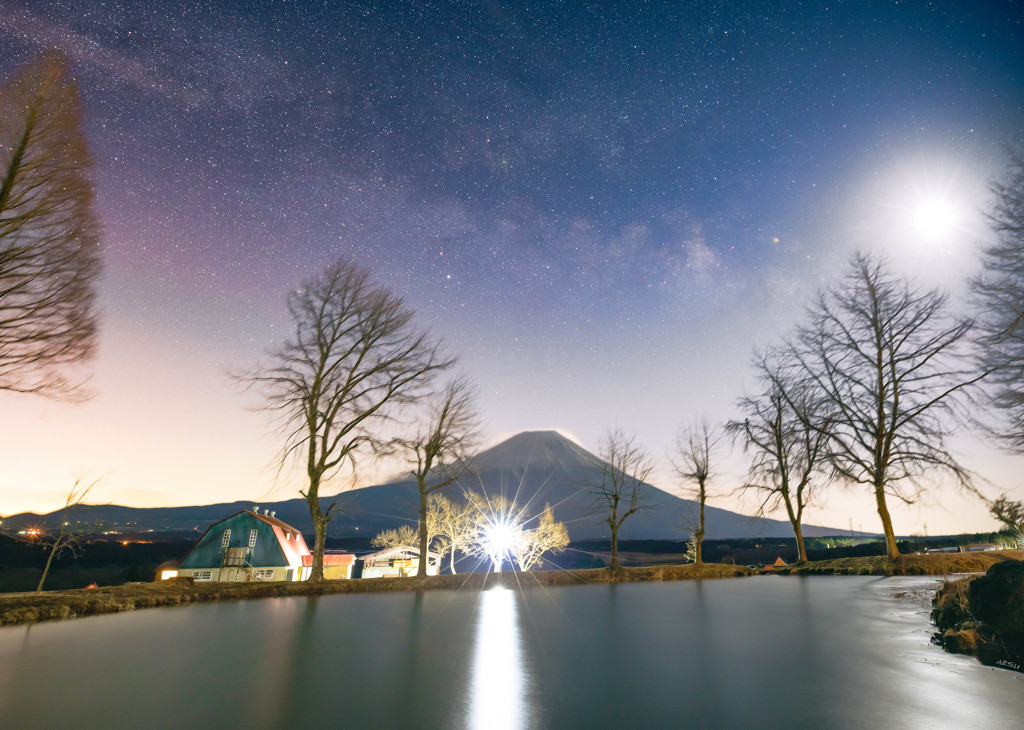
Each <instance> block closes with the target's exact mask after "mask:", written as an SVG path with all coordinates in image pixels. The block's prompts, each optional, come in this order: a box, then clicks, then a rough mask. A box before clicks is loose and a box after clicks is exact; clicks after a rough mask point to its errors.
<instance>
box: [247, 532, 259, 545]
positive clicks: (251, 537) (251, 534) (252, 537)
mask: <svg viewBox="0 0 1024 730" xmlns="http://www.w3.org/2000/svg"><path fill="white" fill-rule="evenodd" d="M258 534H259V533H258V532H257V531H256V530H249V549H250V550H252V549H253V548H254V547H256V535H258Z"/></svg>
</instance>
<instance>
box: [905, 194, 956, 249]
mask: <svg viewBox="0 0 1024 730" xmlns="http://www.w3.org/2000/svg"><path fill="white" fill-rule="evenodd" d="M913 226H914V230H916V231H917V233H918V234H919V235H920V236H921V237H923V238H927V239H931V240H935V239H940V238H945V237H946V236H947V235H949V233H950V232H951V231H952V230H953V228H954V227H955V226H956V214H955V212H954V211H953V207H952V206H951V205H950V204H949V201H948V200H940V199H938V198H929V199H926V200H922V201H921V202H920V203H919V204H918V206H917V207H916V208H915V210H914V212H913Z"/></svg>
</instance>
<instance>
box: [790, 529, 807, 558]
mask: <svg viewBox="0 0 1024 730" xmlns="http://www.w3.org/2000/svg"><path fill="white" fill-rule="evenodd" d="M793 534H794V535H796V555H797V562H798V563H806V562H807V548H806V547H804V528H803V525H801V524H800V520H793Z"/></svg>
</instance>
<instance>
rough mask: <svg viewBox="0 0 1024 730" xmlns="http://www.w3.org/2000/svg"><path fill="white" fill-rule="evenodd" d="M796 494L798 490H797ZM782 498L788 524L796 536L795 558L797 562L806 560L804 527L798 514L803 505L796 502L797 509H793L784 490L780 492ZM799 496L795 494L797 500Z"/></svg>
mask: <svg viewBox="0 0 1024 730" xmlns="http://www.w3.org/2000/svg"><path fill="white" fill-rule="evenodd" d="M797 494H798V495H799V494H800V492H799V490H798V492H797ZM782 499H783V502H784V504H785V505H786V514H787V515H788V516H789V524H790V525H792V526H793V535H794V537H796V556H797V558H796V560H797V562H798V563H806V562H807V548H806V547H805V546H804V527H803V525H801V524H800V515H801V514H802V513H803V505H801V504H799V501H798V502H797V504H798V508H799V511H798V512H797V511H794V510H793V502H792V501H791V500H790V498H789V494H787V493H786V492H783V493H782ZM799 499H800V497H799V496H797V500H799Z"/></svg>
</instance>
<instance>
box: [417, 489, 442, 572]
mask: <svg viewBox="0 0 1024 730" xmlns="http://www.w3.org/2000/svg"><path fill="white" fill-rule="evenodd" d="M419 538H420V559H419V563H418V564H417V567H416V577H417V578H426V577H427V493H426V492H425V491H423V487H422V486H421V487H420V534H419ZM438 572H440V571H438Z"/></svg>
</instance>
